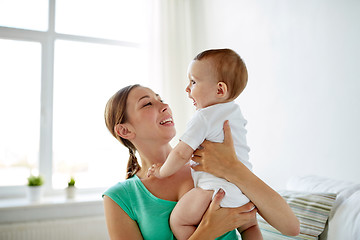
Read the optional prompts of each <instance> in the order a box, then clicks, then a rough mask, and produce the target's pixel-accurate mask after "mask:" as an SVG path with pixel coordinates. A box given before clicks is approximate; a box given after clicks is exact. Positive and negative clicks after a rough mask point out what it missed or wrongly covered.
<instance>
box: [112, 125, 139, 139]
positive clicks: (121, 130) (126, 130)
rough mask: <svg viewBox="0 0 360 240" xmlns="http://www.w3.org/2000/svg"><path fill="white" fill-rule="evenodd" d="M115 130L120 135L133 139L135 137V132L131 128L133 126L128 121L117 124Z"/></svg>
mask: <svg viewBox="0 0 360 240" xmlns="http://www.w3.org/2000/svg"><path fill="white" fill-rule="evenodd" d="M114 130H115V132H116V134H117V135H118V136H120V137H122V138H124V139H133V138H134V137H135V132H134V131H133V130H131V127H130V126H128V124H126V123H119V124H117V125H115V127H114Z"/></svg>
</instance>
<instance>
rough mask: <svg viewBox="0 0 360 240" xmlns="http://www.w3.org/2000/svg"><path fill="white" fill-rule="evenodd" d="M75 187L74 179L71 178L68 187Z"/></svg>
mask: <svg viewBox="0 0 360 240" xmlns="http://www.w3.org/2000/svg"><path fill="white" fill-rule="evenodd" d="M74 186H75V178H74V177H71V178H70V180H69V181H68V187H74Z"/></svg>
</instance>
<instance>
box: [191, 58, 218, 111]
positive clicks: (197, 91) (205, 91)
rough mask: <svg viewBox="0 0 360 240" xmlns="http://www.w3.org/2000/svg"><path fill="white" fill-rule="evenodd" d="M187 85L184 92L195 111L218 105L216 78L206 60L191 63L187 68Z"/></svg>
mask: <svg viewBox="0 0 360 240" xmlns="http://www.w3.org/2000/svg"><path fill="white" fill-rule="evenodd" d="M188 77H189V81H190V82H189V85H188V86H187V87H186V89H185V91H186V92H187V93H188V95H189V98H191V99H192V100H193V104H194V106H195V107H196V109H200V108H205V107H208V106H211V105H213V104H216V103H218V101H219V99H218V98H217V97H216V93H217V83H218V81H217V78H216V74H215V71H214V69H213V67H212V64H211V63H210V61H209V60H208V59H204V60H200V61H197V60H195V61H192V62H191V63H190V65H189V68H188Z"/></svg>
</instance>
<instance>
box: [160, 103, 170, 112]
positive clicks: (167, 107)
mask: <svg viewBox="0 0 360 240" xmlns="http://www.w3.org/2000/svg"><path fill="white" fill-rule="evenodd" d="M168 109H169V105H167V104H166V103H163V106H162V108H161V112H165V111H167V110H168Z"/></svg>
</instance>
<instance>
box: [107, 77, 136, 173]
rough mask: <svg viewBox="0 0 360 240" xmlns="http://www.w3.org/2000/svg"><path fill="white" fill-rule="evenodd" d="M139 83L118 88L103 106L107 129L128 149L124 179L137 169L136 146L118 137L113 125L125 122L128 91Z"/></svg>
mask: <svg viewBox="0 0 360 240" xmlns="http://www.w3.org/2000/svg"><path fill="white" fill-rule="evenodd" d="M139 86H140V85H139V84H135V85H129V86H127V87H124V88H122V89H120V90H119V91H118V92H117V93H115V94H114V95H113V96H112V97H111V98H110V99H109V101H108V102H107V103H106V107H105V114H104V116H105V124H106V127H107V128H108V129H109V131H110V133H111V134H112V135H113V136H114V137H115V138H116V139H117V140H119V141H120V142H121V143H122V144H123V145H124V146H125V147H127V148H128V149H129V154H130V157H129V161H128V165H127V170H126V171H127V173H126V179H128V178H131V177H132V176H134V175H135V174H136V173H137V172H138V171H139V170H140V168H141V167H140V165H139V163H138V161H137V158H136V155H135V153H136V148H135V146H134V145H133V144H132V143H131V142H130V141H129V140H127V139H124V138H122V137H120V136H119V135H118V134H117V133H116V131H115V126H116V125H117V124H120V123H125V122H126V121H127V116H126V103H127V99H128V96H129V93H130V91H131V90H132V89H134V88H136V87H139Z"/></svg>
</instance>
